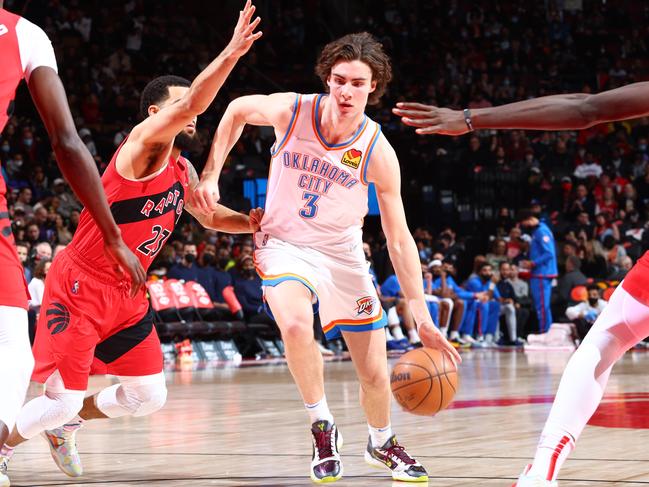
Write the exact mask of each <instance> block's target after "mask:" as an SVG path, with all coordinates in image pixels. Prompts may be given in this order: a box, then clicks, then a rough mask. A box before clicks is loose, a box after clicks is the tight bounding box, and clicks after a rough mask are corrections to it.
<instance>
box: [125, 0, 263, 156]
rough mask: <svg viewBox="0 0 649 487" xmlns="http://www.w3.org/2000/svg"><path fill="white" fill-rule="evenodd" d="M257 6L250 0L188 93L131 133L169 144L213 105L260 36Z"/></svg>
mask: <svg viewBox="0 0 649 487" xmlns="http://www.w3.org/2000/svg"><path fill="white" fill-rule="evenodd" d="M254 13H255V6H254V5H252V4H251V2H250V0H247V1H246V5H245V7H244V9H243V10H242V11H240V12H239V20H238V22H237V25H236V27H235V29H234V34H233V35H232V39H231V40H230V43H229V44H228V45H227V46H226V47H225V49H224V50H223V52H221V54H219V55H218V56H217V57H216V59H214V61H212V62H211V63H210V64H209V65H208V66H207V67H206V68H205V69H204V70H203V71H202V72H201V73H200V74H199V75H198V76H197V77H196V78H195V79H194V81H193V82H192V84H191V86H190V88H189V90H188V91H187V93H186V94H185V95H184V96H183V97H182V98H181V99H180V100H179V101H178V102H176V103H173V104H171V105H169V106H166V107H165V108H163V109H161V110H160V111H159V112H158V113H157V114H156V116H155V117H149V118H147V119H145V120H144V121H143V122H141V123H140V124H138V125H137V126H136V127H135V128H134V129H133V130H132V131H131V134H130V136H129V141H137V142H139V143H141V144H143V145H145V146H153V147H155V146H156V145H159V144H164V145H167V144H169V143H171V141H173V139H174V138H175V137H176V135H178V133H179V132H180V131H181V130H183V129H184V128H185V127H186V126H187V125H188V124H190V123H191V122H192V121H193V119H194V117H196V116H197V115H200V114H201V113H203V112H204V111H205V110H207V108H208V107H209V106H210V104H211V103H212V101H214V98H215V97H216V94H217V93H218V91H219V89H220V88H221V86H223V83H224V82H225V80H226V78H227V77H228V75H229V74H230V72H231V71H232V69H233V68H234V66H235V65H236V63H237V61H238V60H239V58H240V57H241V56H243V55H244V54H245V53H247V52H248V50H249V49H250V47H251V46H252V44H253V43H254V42H255V41H256V40H257V39H259V38H260V37H261V35H262V33H261V32H255V29H256V28H257V26H258V25H259V22H260V18H259V17H257V18H256V19H255V20H251V19H252V16H253V14H254Z"/></svg>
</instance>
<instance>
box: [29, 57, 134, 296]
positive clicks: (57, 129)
mask: <svg viewBox="0 0 649 487" xmlns="http://www.w3.org/2000/svg"><path fill="white" fill-rule="evenodd" d="M28 85H29V92H30V93H31V95H32V99H33V100H34V104H35V105H36V108H37V109H38V112H39V113H40V116H41V119H42V120H43V123H44V124H45V128H46V129H47V133H48V134H49V136H50V141H51V143H52V149H53V150H54V154H55V155H56V160H57V162H58V164H59V167H60V168H61V172H62V173H63V175H64V176H65V179H67V180H68V182H69V183H70V186H71V187H72V189H73V190H74V192H75V193H76V194H77V196H79V199H80V200H81V202H82V203H83V205H84V206H85V207H86V209H87V210H88V211H89V212H90V214H91V215H92V217H93V219H94V220H95V222H97V226H98V227H99V229H100V230H101V233H102V235H103V237H104V242H105V247H106V252H107V254H108V256H109V258H110V260H111V261H112V262H113V263H114V264H115V271H116V274H117V275H118V277H122V276H123V271H126V272H128V274H129V275H130V277H131V295H132V296H135V294H136V293H137V292H138V291H139V289H140V288H141V287H142V286H143V285H144V282H145V281H146V273H145V272H144V269H143V268H142V265H141V264H140V261H139V260H138V259H137V257H135V255H133V253H132V252H131V251H130V250H129V249H128V247H127V246H126V244H125V243H124V241H123V240H122V236H121V233H120V231H119V227H118V226H117V224H116V223H115V220H114V219H113V215H112V214H111V213H110V208H109V207H108V201H107V200H106V195H105V194H104V188H103V186H102V185H101V180H100V179H99V172H98V171H97V166H96V165H95V161H94V159H93V158H92V156H91V155H90V152H88V149H87V147H86V145H85V144H84V143H83V142H82V141H81V139H80V138H79V135H78V134H77V129H76V127H75V126H74V121H73V120H72V114H71V113H70V107H69V106H68V102H67V97H66V94H65V89H64V88H63V84H62V83H61V79H60V78H59V75H58V74H57V73H56V71H54V70H53V69H52V68H49V67H45V66H41V67H39V68H36V69H35V70H34V71H33V72H32V74H31V76H30V78H29V83H28Z"/></svg>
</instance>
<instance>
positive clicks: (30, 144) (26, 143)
mask: <svg viewBox="0 0 649 487" xmlns="http://www.w3.org/2000/svg"><path fill="white" fill-rule="evenodd" d="M33 143H34V139H31V138H27V139H23V144H25V146H27V147H31V146H32V144H33Z"/></svg>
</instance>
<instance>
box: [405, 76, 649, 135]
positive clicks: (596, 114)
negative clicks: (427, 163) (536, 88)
mask: <svg viewBox="0 0 649 487" xmlns="http://www.w3.org/2000/svg"><path fill="white" fill-rule="evenodd" d="M393 112H394V114H395V115H398V116H400V117H401V120H402V122H403V123H404V124H406V125H410V126H412V127H416V128H417V130H416V132H417V133H418V134H445V135H461V134H465V133H467V132H469V130H470V129H469V126H468V124H467V123H466V120H465V115H464V112H463V111H462V110H450V109H448V108H438V107H435V106H430V105H423V104H421V103H409V102H408V103H397V106H396V108H394V109H393ZM645 115H649V82H642V83H633V84H630V85H627V86H623V87H621V88H616V89H614V90H608V91H604V92H602V93H598V94H596V95H587V94H584V93H572V94H566V95H551V96H544V97H541V98H534V99H532V100H525V101H520V102H516V103H509V104H507V105H501V106H498V107H489V108H479V109H475V110H471V122H472V126H473V128H474V129H476V130H477V129H530V130H534V129H538V130H571V129H585V128H588V127H591V126H593V125H595V124H598V123H603V122H613V121H616V120H627V119H630V118H637V117H643V116H645Z"/></svg>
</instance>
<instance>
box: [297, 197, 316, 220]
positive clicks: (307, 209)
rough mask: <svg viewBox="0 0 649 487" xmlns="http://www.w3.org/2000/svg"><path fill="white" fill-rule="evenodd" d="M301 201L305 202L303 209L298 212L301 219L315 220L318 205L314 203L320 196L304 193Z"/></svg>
mask: <svg viewBox="0 0 649 487" xmlns="http://www.w3.org/2000/svg"><path fill="white" fill-rule="evenodd" d="M302 199H303V200H306V203H304V208H302V209H301V210H300V216H301V217H302V218H315V217H316V215H317V214H318V205H316V203H317V202H318V200H319V199H320V195H319V194H316V193H307V192H306V191H305V192H304V193H303V194H302Z"/></svg>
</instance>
